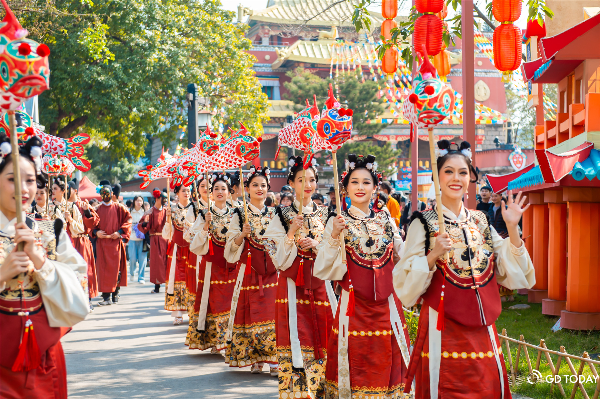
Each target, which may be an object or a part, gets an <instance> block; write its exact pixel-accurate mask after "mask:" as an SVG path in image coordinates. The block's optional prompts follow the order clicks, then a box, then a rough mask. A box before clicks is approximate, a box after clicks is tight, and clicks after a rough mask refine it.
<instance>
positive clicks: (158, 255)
mask: <svg viewBox="0 0 600 399" xmlns="http://www.w3.org/2000/svg"><path fill="white" fill-rule="evenodd" d="M166 222H167V212H166V210H165V208H164V207H161V208H160V209H157V208H156V206H153V207H152V209H149V210H148V211H147V212H146V214H145V215H144V216H143V217H142V219H140V222H139V225H138V229H139V230H140V231H141V232H142V233H144V234H146V233H148V234H150V283H152V284H163V283H164V282H165V281H167V247H168V245H169V241H168V239H165V238H163V234H162V233H163V229H164V227H165V223H166Z"/></svg>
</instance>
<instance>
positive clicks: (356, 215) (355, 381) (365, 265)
mask: <svg viewBox="0 0 600 399" xmlns="http://www.w3.org/2000/svg"><path fill="white" fill-rule="evenodd" d="M342 215H343V217H344V219H345V221H346V226H347V229H346V230H345V235H344V238H345V241H344V244H345V245H344V250H345V251H346V261H347V264H344V263H343V261H342V247H341V245H340V244H341V242H340V241H341V240H340V239H339V238H338V239H335V240H334V239H333V238H332V237H331V232H332V230H333V220H329V221H328V222H327V226H326V228H325V233H324V234H323V240H322V242H321V245H319V248H318V255H317V259H316V261H315V266H314V267H315V271H314V273H315V275H316V276H317V277H319V278H321V279H324V280H325V279H327V280H337V281H338V284H339V285H340V287H341V297H340V303H339V306H338V308H337V313H336V316H335V321H334V322H333V327H332V329H331V333H330V335H329V341H328V343H327V354H328V358H327V368H326V371H325V377H326V379H327V387H326V390H327V393H326V397H327V398H338V397H339V398H378V399H379V398H396V397H402V396H403V394H402V392H403V390H404V384H405V381H406V371H407V364H408V361H409V346H410V340H409V337H408V331H407V330H406V327H405V326H406V322H405V320H404V313H403V311H402V304H401V303H400V300H399V299H398V297H397V296H396V293H395V292H394V287H393V284H392V271H393V269H394V263H395V261H396V260H397V259H398V256H399V255H398V254H399V253H400V251H401V248H402V244H403V243H402V239H401V238H400V236H399V235H398V230H397V228H396V225H395V223H394V222H393V221H392V220H393V219H391V218H390V216H389V215H388V214H387V212H377V213H374V212H373V211H371V212H370V214H368V215H367V214H364V213H363V212H362V211H361V210H360V209H358V208H356V207H354V206H351V207H350V208H349V209H348V211H344V212H342Z"/></svg>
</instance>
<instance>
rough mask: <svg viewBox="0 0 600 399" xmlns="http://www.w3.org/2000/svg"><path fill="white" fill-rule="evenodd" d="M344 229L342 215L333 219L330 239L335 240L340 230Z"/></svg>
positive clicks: (344, 224)
mask: <svg viewBox="0 0 600 399" xmlns="http://www.w3.org/2000/svg"><path fill="white" fill-rule="evenodd" d="M345 229H346V219H344V217H343V216H342V215H338V216H336V217H335V218H334V219H333V230H332V231H331V238H333V239H334V240H337V239H338V238H339V237H340V233H341V232H342V230H345Z"/></svg>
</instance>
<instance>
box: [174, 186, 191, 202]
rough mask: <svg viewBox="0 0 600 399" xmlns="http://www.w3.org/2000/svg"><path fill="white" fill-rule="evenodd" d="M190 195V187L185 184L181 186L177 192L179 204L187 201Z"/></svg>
mask: <svg viewBox="0 0 600 399" xmlns="http://www.w3.org/2000/svg"><path fill="white" fill-rule="evenodd" d="M191 196H192V192H191V191H190V188H189V187H186V186H183V187H181V189H179V192H178V193H177V198H179V203H180V204H181V203H186V202H187V201H189V199H190V197H191Z"/></svg>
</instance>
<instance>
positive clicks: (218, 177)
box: [209, 173, 231, 188]
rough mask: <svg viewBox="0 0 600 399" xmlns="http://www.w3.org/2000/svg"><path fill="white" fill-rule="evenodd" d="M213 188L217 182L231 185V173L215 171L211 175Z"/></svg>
mask: <svg viewBox="0 0 600 399" xmlns="http://www.w3.org/2000/svg"><path fill="white" fill-rule="evenodd" d="M209 179H210V185H211V188H212V186H214V185H215V184H216V183H217V182H220V181H222V182H224V183H225V184H226V185H227V186H229V185H231V175H230V174H229V173H213V174H212V175H210V176H209Z"/></svg>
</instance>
